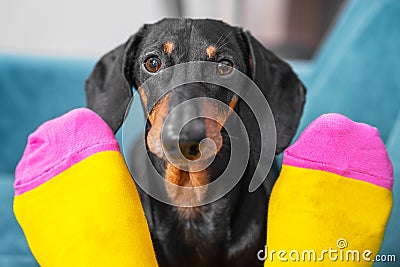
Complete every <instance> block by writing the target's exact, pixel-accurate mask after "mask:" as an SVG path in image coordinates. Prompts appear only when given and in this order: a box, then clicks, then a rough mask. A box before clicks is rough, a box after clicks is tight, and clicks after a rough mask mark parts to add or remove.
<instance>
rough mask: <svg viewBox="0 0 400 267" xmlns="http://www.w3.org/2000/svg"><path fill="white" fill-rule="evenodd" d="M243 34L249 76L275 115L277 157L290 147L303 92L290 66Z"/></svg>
mask: <svg viewBox="0 0 400 267" xmlns="http://www.w3.org/2000/svg"><path fill="white" fill-rule="evenodd" d="M244 34H245V36H246V39H247V42H248V48H249V54H250V55H249V64H248V65H249V69H250V76H251V78H252V79H253V81H254V82H255V83H256V84H257V86H258V87H259V88H260V89H261V91H262V93H263V94H264V96H265V98H266V99H267V100H268V103H269V105H270V107H271V110H272V114H273V115H274V119H275V125H276V134H277V144H276V154H279V153H281V152H282V151H283V150H284V149H285V148H286V147H287V146H288V145H289V144H290V142H291V140H292V138H293V136H294V135H295V133H296V130H297V127H298V125H299V122H300V117H301V114H302V112H303V106H304V103H305V93H306V89H305V87H304V85H303V84H302V83H301V81H300V80H299V79H298V77H297V75H296V74H295V73H294V72H293V70H292V68H291V67H290V66H289V64H287V63H286V62H284V61H283V60H282V59H280V58H279V57H277V56H276V55H275V54H273V53H272V52H271V51H269V50H268V49H266V48H265V47H264V46H263V45H262V44H260V42H258V41H257V40H256V39H255V38H254V37H253V36H252V35H251V34H250V33H249V32H245V33H244Z"/></svg>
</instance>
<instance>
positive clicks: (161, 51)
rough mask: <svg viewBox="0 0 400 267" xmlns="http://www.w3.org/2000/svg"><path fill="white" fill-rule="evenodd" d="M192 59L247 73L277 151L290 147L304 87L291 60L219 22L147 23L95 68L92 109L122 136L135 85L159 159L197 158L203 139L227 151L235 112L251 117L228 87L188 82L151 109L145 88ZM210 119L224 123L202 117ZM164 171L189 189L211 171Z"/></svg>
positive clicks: (221, 69)
mask: <svg viewBox="0 0 400 267" xmlns="http://www.w3.org/2000/svg"><path fill="white" fill-rule="evenodd" d="M192 61H210V62H215V63H216V71H217V72H218V73H219V75H229V74H230V73H231V72H232V69H233V68H234V69H236V70H239V71H240V72H242V73H245V74H246V75H247V76H249V77H250V78H251V79H252V80H253V81H254V82H255V83H256V84H257V86H258V87H259V88H260V89H261V91H262V93H263V94H264V96H265V98H266V99H267V100H268V102H269V105H270V107H271V110H272V113H273V115H274V119H275V124H276V130H277V146H276V154H278V153H280V152H281V151H282V150H283V149H284V148H286V147H287V146H288V145H289V143H290V141H291V139H292V138H293V136H294V134H295V132H296V129H297V126H298V123H299V120H300V116H301V113H302V109H303V105H304V101H305V89H304V86H303V85H302V84H301V82H300V81H299V79H298V78H297V76H296V74H295V73H294V72H293V71H292V69H291V67H290V66H289V65H288V64H287V63H285V62H284V61H282V60H281V59H279V58H278V57H277V56H275V55H274V54H273V53H272V52H270V51H269V50H267V49H266V48H264V47H263V46H262V45H261V44H260V43H259V42H258V41H257V40H256V39H255V38H254V37H253V36H252V35H251V34H250V33H249V32H244V31H243V30H242V29H241V28H238V27H232V26H229V25H227V24H225V23H223V22H221V21H216V20H209V19H201V20H193V19H164V20H161V21H159V22H157V23H155V24H150V25H144V26H143V27H142V28H141V29H140V30H139V31H138V32H137V33H136V34H134V35H133V36H131V37H130V38H129V39H128V41H127V42H126V43H124V44H122V45H120V46H118V47H117V48H115V49H114V50H112V51H111V52H109V53H108V54H106V55H105V56H103V57H102V58H101V59H100V61H99V62H98V63H97V64H96V66H95V68H94V70H93V72H92V73H91V75H90V77H89V78H88V80H87V82H86V95H87V105H88V107H89V108H91V109H92V110H94V111H95V112H96V113H98V114H99V115H100V116H101V117H102V118H103V119H104V120H105V121H106V122H107V123H108V124H109V125H110V127H111V128H112V130H113V131H114V132H116V131H117V130H118V128H119V127H120V126H121V124H122V122H123V119H124V115H125V112H126V109H127V107H128V104H129V102H130V101H131V98H132V96H133V92H132V88H136V89H133V90H138V92H139V95H140V98H141V101H142V104H143V107H144V110H145V114H147V130H146V144H147V147H148V150H149V151H150V152H152V153H153V154H154V155H156V156H157V157H158V158H160V159H165V151H167V152H168V154H169V155H172V156H173V155H174V154H177V153H178V152H180V153H181V154H183V156H184V157H185V158H187V159H189V160H196V159H197V158H198V157H199V155H200V149H199V146H200V145H201V141H202V140H203V139H205V138H209V139H211V140H213V142H214V143H215V145H216V148H217V152H218V151H221V148H222V147H223V146H224V142H225V141H224V140H225V139H224V132H223V125H224V122H225V121H226V120H227V119H228V118H229V116H230V114H231V112H232V111H233V110H235V111H237V112H238V114H239V116H241V117H246V116H248V115H246V114H247V113H248V110H246V108H245V107H244V106H243V107H242V108H241V105H244V104H243V103H241V100H240V98H239V97H238V96H237V95H236V94H234V93H232V92H231V91H230V90H227V89H225V88H223V87H220V86H218V85H213V84H208V83H191V84H185V85H181V86H179V87H177V88H174V89H173V90H171V91H169V92H168V93H167V94H165V95H164V96H163V97H162V98H161V99H160V100H159V101H158V102H157V103H156V105H155V106H154V107H149V106H148V105H147V102H148V98H149V97H151V96H149V95H148V93H146V92H145V90H143V88H142V86H141V85H142V84H143V83H144V82H145V81H146V80H147V79H149V78H150V77H152V76H153V75H156V74H157V73H160V72H162V71H163V70H164V69H166V68H168V67H171V66H173V65H177V64H180V63H185V62H192ZM249 93H251V92H249ZM199 97H204V100H202V101H197V102H195V104H194V105H187V106H185V108H183V109H181V110H180V111H178V112H174V113H171V116H172V118H171V119H169V120H168V123H165V120H166V118H167V116H168V115H169V114H170V112H171V111H172V110H173V108H174V107H176V106H178V105H179V104H181V103H184V102H185V101H187V100H189V99H194V98H199ZM207 99H217V100H219V101H221V102H222V103H224V104H226V105H225V106H226V107H229V108H226V109H222V108H221V107H220V106H219V105H215V103H214V102H213V101H209V100H207ZM246 112H247V113H246ZM211 114H212V116H213V117H217V118H218V119H217V120H210V119H207V118H204V117H207V115H211ZM194 117H198V119H194V120H191V121H190V122H189V123H187V124H186V125H185V126H184V127H183V128H182V129H179V127H177V122H178V121H181V120H183V121H185V118H194ZM242 119H244V120H246V118H242ZM248 130H250V131H252V129H248ZM161 136H163V138H161ZM165 173H166V175H165V176H169V178H167V179H169V180H170V181H171V182H173V183H175V184H178V185H183V186H199V185H204V184H207V183H208V182H209V181H210V175H209V174H207V173H203V174H201V172H193V173H191V172H190V171H189V173H187V172H181V171H180V170H178V169H176V168H174V166H172V165H168V164H167V165H166V170H165ZM192 176H193V177H192ZM175 195H177V194H175ZM175 197H177V196H175Z"/></svg>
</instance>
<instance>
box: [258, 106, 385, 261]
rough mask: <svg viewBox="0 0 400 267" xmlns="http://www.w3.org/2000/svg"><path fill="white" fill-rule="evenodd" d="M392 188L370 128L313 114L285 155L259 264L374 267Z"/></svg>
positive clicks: (382, 151)
mask: <svg viewBox="0 0 400 267" xmlns="http://www.w3.org/2000/svg"><path fill="white" fill-rule="evenodd" d="M392 185H393V169H392V164H391V162H390V159H389V157H388V155H387V152H386V149H385V146H384V144H383V142H382V140H381V139H380V137H379V133H378V131H377V129H376V128H373V127H371V126H369V125H366V124H362V123H356V122H353V121H351V120H350V119H348V118H346V117H345V116H342V115H339V114H327V115H323V116H321V117H319V118H318V119H317V120H315V121H314V122H313V123H311V125H310V126H308V128H306V129H305V130H304V132H303V133H302V135H301V136H300V138H299V140H298V141H297V142H296V143H295V144H293V145H292V146H291V147H289V148H288V149H287V150H286V151H285V153H284V157H283V167H282V171H281V174H280V177H279V178H278V180H277V182H276V184H275V186H274V188H273V190H272V194H271V198H270V203H269V211H268V227H267V246H266V247H265V251H264V252H265V257H266V261H265V266H281V265H284V266H309V265H311V266H372V265H373V260H374V257H375V256H376V255H377V253H378V251H379V247H380V244H381V242H382V238H383V234H384V230H385V227H386V222H387V220H388V217H389V214H390V211H391V206H392V192H391V189H392ZM280 250H282V251H283V252H282V251H280ZM314 252H315V254H314ZM271 253H272V255H271ZM357 255H358V256H357ZM358 258H359V259H358Z"/></svg>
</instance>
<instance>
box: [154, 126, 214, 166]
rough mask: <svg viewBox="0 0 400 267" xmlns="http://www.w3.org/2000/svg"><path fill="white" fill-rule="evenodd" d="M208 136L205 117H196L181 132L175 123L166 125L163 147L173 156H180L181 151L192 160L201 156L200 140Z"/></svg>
mask: <svg viewBox="0 0 400 267" xmlns="http://www.w3.org/2000/svg"><path fill="white" fill-rule="evenodd" d="M205 137H206V130H205V125H204V120H203V119H194V120H192V121H189V122H188V123H186V124H185V126H184V127H183V128H182V130H181V132H178V131H177V130H176V129H175V127H174V123H170V124H169V125H164V128H163V137H162V142H163V147H164V150H165V152H167V153H168V155H169V156H171V157H176V158H178V157H179V151H180V152H181V153H182V155H183V156H184V157H185V158H187V159H190V160H196V159H198V158H199V157H200V149H199V145H200V141H201V140H203V139H204V138H205Z"/></svg>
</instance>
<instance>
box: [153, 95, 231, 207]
mask: <svg viewBox="0 0 400 267" xmlns="http://www.w3.org/2000/svg"><path fill="white" fill-rule="evenodd" d="M195 99H196V98H195ZM197 99H199V98H197ZM190 100H192V99H189V100H187V102H190ZM217 102H218V101H217ZM215 103H216V101H210V100H209V99H207V98H202V99H200V100H197V102H196V103H195V104H191V103H189V104H187V105H185V106H184V108H183V109H181V110H178V111H176V112H175V113H173V112H171V111H170V110H171V107H170V94H167V95H165V96H164V97H163V98H162V99H161V100H160V101H159V102H158V103H157V104H156V106H155V107H154V108H153V110H152V111H151V112H150V114H149V116H148V120H149V122H150V125H151V127H150V128H149V130H148V132H147V136H146V143H147V147H148V149H149V151H150V152H151V153H153V154H154V155H156V156H157V157H158V158H160V159H162V160H163V161H164V162H165V173H164V178H165V180H166V181H165V189H166V191H167V194H168V197H169V198H170V199H171V200H172V201H173V203H174V204H176V205H177V206H185V204H187V203H191V206H196V203H198V206H200V203H202V201H203V199H204V198H205V196H206V193H207V187H208V185H209V183H210V182H211V174H210V171H209V168H208V167H209V166H210V165H211V164H212V163H213V162H214V160H215V159H216V157H217V155H218V153H219V152H220V150H221V148H222V147H223V143H224V138H223V127H224V123H225V121H226V120H227V118H228V116H229V115H230V112H232V110H233V107H234V106H233V107H231V105H228V106H227V105H225V107H221V105H220V104H218V103H222V102H220V101H219V102H218V103H217V104H215ZM235 104H236V102H235ZM178 105H179V104H178ZM226 106H227V107H226ZM177 109H178V108H177ZM183 209H184V210H185V208H183ZM185 214H186V213H185Z"/></svg>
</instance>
